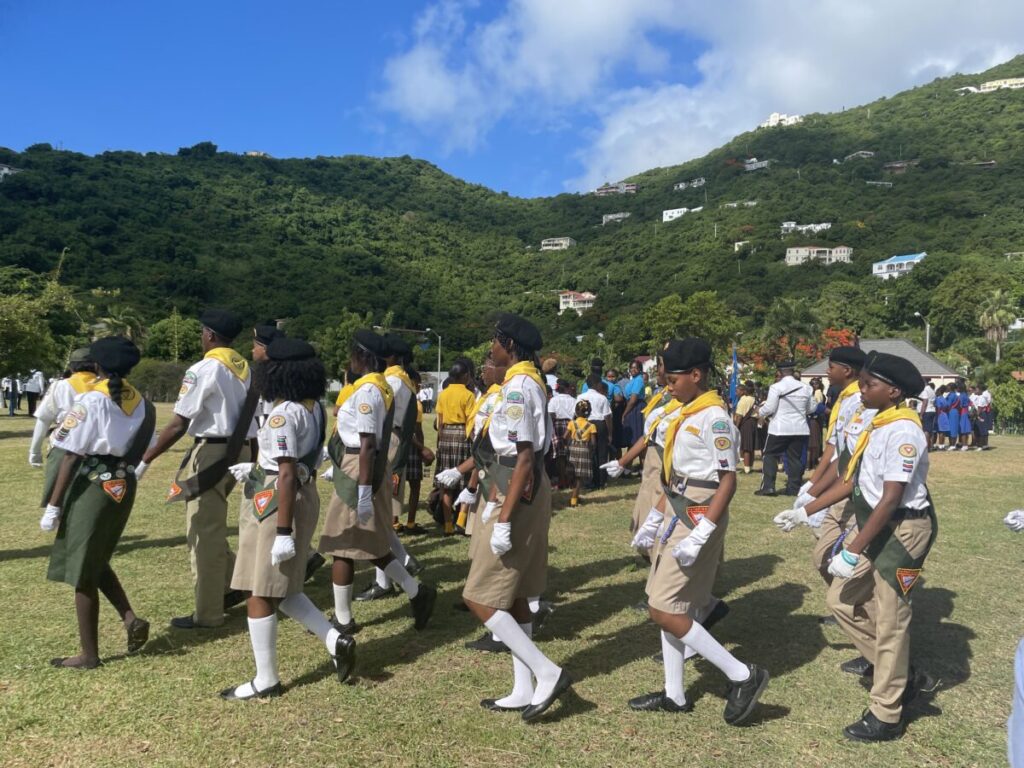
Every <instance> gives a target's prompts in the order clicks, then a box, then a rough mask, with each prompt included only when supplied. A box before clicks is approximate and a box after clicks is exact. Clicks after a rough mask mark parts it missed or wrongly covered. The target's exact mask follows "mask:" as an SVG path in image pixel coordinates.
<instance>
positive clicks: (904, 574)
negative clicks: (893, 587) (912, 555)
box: [896, 568, 921, 595]
mask: <svg viewBox="0 0 1024 768" xmlns="http://www.w3.org/2000/svg"><path fill="white" fill-rule="evenodd" d="M920 577H921V569H920V568H897V569H896V583H898V584H899V585H900V589H901V590H903V594H904V595H906V594H907V593H908V592H910V590H911V589H913V588H914V585H915V584H917V580H918V579H919V578H920Z"/></svg>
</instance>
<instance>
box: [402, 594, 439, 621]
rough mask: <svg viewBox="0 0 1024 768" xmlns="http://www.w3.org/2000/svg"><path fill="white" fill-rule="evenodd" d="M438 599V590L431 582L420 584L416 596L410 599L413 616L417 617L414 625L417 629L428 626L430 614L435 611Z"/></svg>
mask: <svg viewBox="0 0 1024 768" xmlns="http://www.w3.org/2000/svg"><path fill="white" fill-rule="evenodd" d="M436 600H437V590H436V589H434V588H433V587H432V586H430V585H429V584H420V589H419V591H418V592H417V593H416V597H414V598H413V599H412V600H410V601H409V604H410V605H411V606H412V617H413V619H415V621H414V623H413V626H415V627H416V629H423V628H424V627H426V626H427V622H428V621H430V616H431V614H432V613H433V612H434V603H435V602H436Z"/></svg>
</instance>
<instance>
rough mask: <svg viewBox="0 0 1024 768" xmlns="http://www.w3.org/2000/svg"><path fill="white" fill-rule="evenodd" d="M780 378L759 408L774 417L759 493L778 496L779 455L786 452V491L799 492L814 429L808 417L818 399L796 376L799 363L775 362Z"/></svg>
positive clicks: (761, 411) (769, 432) (760, 414)
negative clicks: (806, 454)
mask: <svg viewBox="0 0 1024 768" xmlns="http://www.w3.org/2000/svg"><path fill="white" fill-rule="evenodd" d="M776 367H777V368H778V370H779V373H778V380H777V381H776V382H775V383H774V384H772V385H771V386H770V387H769V388H768V398H767V400H765V403H764V405H762V406H761V407H760V408H759V409H758V416H760V417H765V416H769V417H771V422H770V423H769V424H768V440H767V442H766V443H765V446H764V452H763V453H762V456H763V462H764V469H763V473H764V478H763V479H762V481H761V487H760V488H759V489H758V490H756V491H754V494H755V495H756V496H775V495H776V494H775V476H776V475H777V474H778V471H779V464H778V462H779V457H780V456H782V454H783V453H784V454H785V455H786V476H787V480H786V488H785V490H784V491H783V494H784V495H786V496H796V495H797V494H798V493H799V492H800V482H801V480H802V478H803V474H804V451H805V449H806V448H807V439H808V437H809V436H810V434H811V429H810V427H809V426H808V424H807V417H808V416H809V415H810V414H811V412H813V411H814V408H815V402H814V397H813V396H812V391H811V388H810V386H809V385H807V384H802V383H801V382H799V381H797V379H796V378H795V377H794V376H793V372H794V370H795V368H796V363H794V362H793V361H792V360H786V361H784V362H781V363H779V364H778V365H777V366H776Z"/></svg>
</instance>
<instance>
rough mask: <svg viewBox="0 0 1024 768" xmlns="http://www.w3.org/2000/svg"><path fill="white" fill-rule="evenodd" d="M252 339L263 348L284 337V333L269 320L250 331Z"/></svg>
mask: <svg viewBox="0 0 1024 768" xmlns="http://www.w3.org/2000/svg"><path fill="white" fill-rule="evenodd" d="M252 335H253V338H254V339H255V340H256V342H257V343H259V344H262V345H263V346H265V347H266V346H268V345H269V344H270V342H272V341H273V340H274V339H276V338H278V337H279V336H284V331H282V330H281V329H279V328H278V327H277V324H276V323H274V322H273V321H271V320H268V321H267V322H265V323H262V324H261V325H257V326H255V327H254V328H253V329H252Z"/></svg>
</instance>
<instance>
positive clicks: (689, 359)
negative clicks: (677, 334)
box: [661, 338, 711, 373]
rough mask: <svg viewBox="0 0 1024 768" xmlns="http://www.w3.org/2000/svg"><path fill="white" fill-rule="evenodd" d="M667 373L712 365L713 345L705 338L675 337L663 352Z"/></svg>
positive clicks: (662, 357) (662, 356)
mask: <svg viewBox="0 0 1024 768" xmlns="http://www.w3.org/2000/svg"><path fill="white" fill-rule="evenodd" d="M661 359H662V360H663V361H664V362H665V372H666V373H682V372H683V371H692V370H693V369H694V368H704V367H706V366H709V365H711V345H709V344H708V343H707V342H706V341H704V339H694V338H687V339H673V340H672V341H670V342H669V343H668V344H667V345H665V349H663V350H662V352H661Z"/></svg>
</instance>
